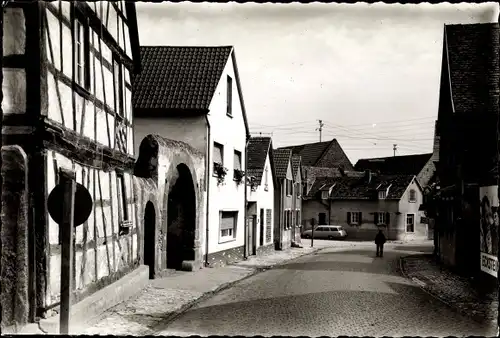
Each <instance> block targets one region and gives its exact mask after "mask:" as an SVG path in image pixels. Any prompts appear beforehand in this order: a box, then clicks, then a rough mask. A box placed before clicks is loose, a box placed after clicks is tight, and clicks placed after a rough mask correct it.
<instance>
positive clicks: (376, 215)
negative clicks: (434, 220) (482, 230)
mask: <svg viewBox="0 0 500 338" xmlns="http://www.w3.org/2000/svg"><path fill="white" fill-rule="evenodd" d="M422 199H423V194H422V189H421V187H420V185H419V183H418V181H417V180H416V177H415V176H412V175H375V174H371V173H369V172H367V173H366V174H363V175H360V174H356V175H349V176H344V177H339V178H320V179H317V180H316V182H315V183H314V185H313V187H312V188H311V190H310V191H309V192H308V193H307V195H306V196H305V198H304V201H303V205H304V206H303V210H304V218H305V220H306V222H307V223H308V228H311V226H316V225H322V224H330V225H341V226H343V227H344V229H345V230H346V231H347V234H348V238H352V239H358V240H373V239H374V238H375V235H376V233H377V231H378V230H379V229H383V230H384V232H385V234H386V236H387V238H388V239H391V240H396V239H397V240H413V239H422V238H427V233H428V228H427V225H426V224H424V223H422V222H421V218H422V216H423V213H422V212H421V211H419V207H420V205H421V203H422Z"/></svg>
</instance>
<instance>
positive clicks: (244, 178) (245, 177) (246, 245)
mask: <svg viewBox="0 0 500 338" xmlns="http://www.w3.org/2000/svg"><path fill="white" fill-rule="evenodd" d="M249 141H250V136H249V135H247V136H246V141H245V175H244V177H243V181H244V184H245V187H244V193H245V198H244V203H245V205H244V208H243V215H244V217H245V219H244V220H243V229H244V230H243V231H244V237H245V238H244V239H245V240H244V246H243V259H247V257H248V256H249V252H248V251H249V250H250V246H249V245H248V238H247V236H248V229H247V217H248V215H247V167H248V156H247V155H248V154H247V153H248V142H249ZM261 221H262V220H261ZM253 236H254V237H255V233H254V234H253Z"/></svg>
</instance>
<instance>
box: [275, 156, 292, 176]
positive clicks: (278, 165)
mask: <svg viewBox="0 0 500 338" xmlns="http://www.w3.org/2000/svg"><path fill="white" fill-rule="evenodd" d="M291 156H292V152H291V150H288V149H275V150H274V167H275V169H276V177H277V178H279V179H283V178H286V171H287V169H288V163H290V158H291Z"/></svg>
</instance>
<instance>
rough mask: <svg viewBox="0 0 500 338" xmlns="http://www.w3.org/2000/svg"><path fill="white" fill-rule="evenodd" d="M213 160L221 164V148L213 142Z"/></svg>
mask: <svg viewBox="0 0 500 338" xmlns="http://www.w3.org/2000/svg"><path fill="white" fill-rule="evenodd" d="M213 161H214V162H216V163H220V164H222V149H221V148H220V146H219V145H218V144H214V160H213Z"/></svg>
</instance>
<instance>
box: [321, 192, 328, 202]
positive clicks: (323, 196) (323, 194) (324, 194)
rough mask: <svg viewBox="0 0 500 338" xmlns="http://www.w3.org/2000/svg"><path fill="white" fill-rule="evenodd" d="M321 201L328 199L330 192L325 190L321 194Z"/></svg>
mask: <svg viewBox="0 0 500 338" xmlns="http://www.w3.org/2000/svg"><path fill="white" fill-rule="evenodd" d="M321 199H323V200H327V199H328V190H324V191H322V192H321Z"/></svg>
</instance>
